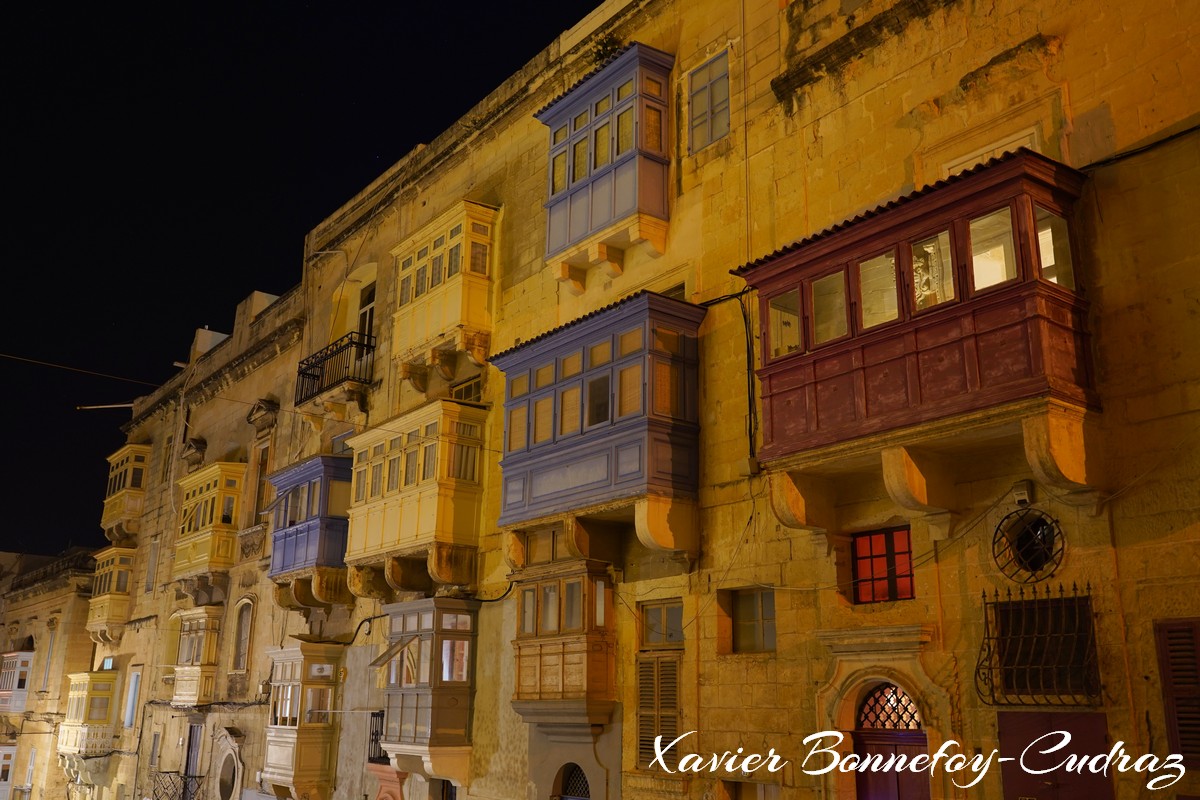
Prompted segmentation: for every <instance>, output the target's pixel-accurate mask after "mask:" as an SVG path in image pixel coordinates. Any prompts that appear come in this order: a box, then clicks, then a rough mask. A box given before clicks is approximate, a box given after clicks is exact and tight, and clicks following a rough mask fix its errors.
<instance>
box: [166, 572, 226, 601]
mask: <svg viewBox="0 0 1200 800" xmlns="http://www.w3.org/2000/svg"><path fill="white" fill-rule="evenodd" d="M175 597H176V599H179V600H182V599H183V598H184V597H190V598H191V599H192V603H193V604H195V605H197V606H214V605H219V604H220V603H224V602H225V600H226V599H227V598H228V597H229V573H227V572H208V573H204V574H202V575H195V576H192V577H190V578H181V579H179V581H177V584H176V589H175Z"/></svg>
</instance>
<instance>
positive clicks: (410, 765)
mask: <svg viewBox="0 0 1200 800" xmlns="http://www.w3.org/2000/svg"><path fill="white" fill-rule="evenodd" d="M383 751H384V752H385V753H387V754H388V757H389V758H390V759H391V762H392V768H393V769H394V770H396V771H397V772H402V773H413V772H415V773H416V774H418V775H420V776H421V777H423V778H424V779H425V780H427V781H431V780H443V781H450V782H451V783H453V784H454V785H455V786H456V787H458V788H459V789H463V790H465V789H466V787H467V786H468V785H469V784H468V780H467V779H468V778H469V777H470V766H471V747H470V745H465V746H459V747H425V746H422V745H411V744H399V743H393V742H383Z"/></svg>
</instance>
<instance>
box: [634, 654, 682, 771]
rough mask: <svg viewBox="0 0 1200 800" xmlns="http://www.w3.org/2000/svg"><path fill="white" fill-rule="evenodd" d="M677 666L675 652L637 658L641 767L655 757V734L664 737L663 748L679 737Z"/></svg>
mask: <svg viewBox="0 0 1200 800" xmlns="http://www.w3.org/2000/svg"><path fill="white" fill-rule="evenodd" d="M679 665H680V657H679V654H677V653H673V654H671V655H669V656H658V657H652V656H647V657H642V658H639V659H638V663H637V674H638V732H637V745H638V763H639V764H641V765H642V766H648V765H649V764H650V762H651V761H653V760H654V757H655V750H654V739H655V737H656V736H662V737H663V746H664V747H665V746H666V745H668V744H670V743H671V742H672V741H674V740H675V738H676V737H677V736H679ZM672 753H674V751H672ZM664 760H666V757H664ZM668 763H670V762H668Z"/></svg>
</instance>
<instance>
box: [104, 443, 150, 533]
mask: <svg viewBox="0 0 1200 800" xmlns="http://www.w3.org/2000/svg"><path fill="white" fill-rule="evenodd" d="M149 462H150V445H148V444H128V445H125V446H124V447H122V448H121V449H120V450H118V451H117V452H115V453H113V454H112V455H111V456H109V457H108V487H107V489H106V491H105V493H104V513H103V515H102V516H101V517H100V527H102V528H104V535H105V536H107V537H108V540H109V541H110V542H112V543H113V544H127V543H130V542H129V540H130V539H131V538H132V537H133V536H134V535H135V534H136V533H137V532H138V530H140V528H141V519H142V503H143V500H144V498H145V496H146V471H147V465H148V464H149Z"/></svg>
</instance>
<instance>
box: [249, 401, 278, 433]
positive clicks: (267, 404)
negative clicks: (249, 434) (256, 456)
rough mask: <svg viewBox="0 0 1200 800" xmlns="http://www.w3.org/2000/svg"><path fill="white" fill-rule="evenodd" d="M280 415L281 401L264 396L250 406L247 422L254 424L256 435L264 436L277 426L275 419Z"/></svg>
mask: <svg viewBox="0 0 1200 800" xmlns="http://www.w3.org/2000/svg"><path fill="white" fill-rule="evenodd" d="M278 416H279V403H278V402H276V401H275V400H272V399H270V398H267V397H264V398H261V399H259V400H258V401H257V402H255V404H254V405H253V406H252V407H251V408H250V411H249V413H247V414H246V422H249V423H250V424H251V425H253V426H254V433H255V435H257V436H262V435H263V434H264V433H266V432H267V431H269V430H271V429H272V428H274V427H275V420H276V418H277V417H278Z"/></svg>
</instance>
